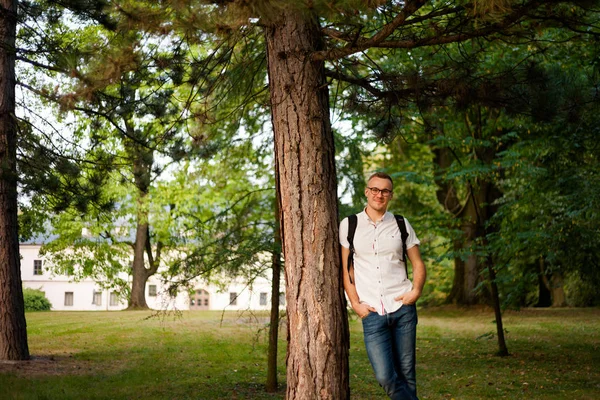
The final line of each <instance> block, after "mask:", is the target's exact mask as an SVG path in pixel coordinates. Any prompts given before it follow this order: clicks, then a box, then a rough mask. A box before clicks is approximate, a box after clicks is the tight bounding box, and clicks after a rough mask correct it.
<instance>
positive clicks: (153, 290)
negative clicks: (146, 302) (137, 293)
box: [148, 285, 156, 297]
mask: <svg viewBox="0 0 600 400" xmlns="http://www.w3.org/2000/svg"><path fill="white" fill-rule="evenodd" d="M148 296H152V297H156V285H148Z"/></svg>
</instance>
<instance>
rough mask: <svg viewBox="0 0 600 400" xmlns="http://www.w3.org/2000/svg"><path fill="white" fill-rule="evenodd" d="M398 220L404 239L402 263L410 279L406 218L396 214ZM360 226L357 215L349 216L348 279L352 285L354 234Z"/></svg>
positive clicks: (401, 235)
mask: <svg viewBox="0 0 600 400" xmlns="http://www.w3.org/2000/svg"><path fill="white" fill-rule="evenodd" d="M394 218H396V223H397V224H398V228H399V229H400V239H402V259H401V260H400V261H402V262H403V263H404V268H405V270H406V277H407V278H408V265H407V261H408V260H407V258H406V241H407V240H408V231H407V230H406V222H405V221H404V217H403V216H402V215H399V214H396V215H394ZM357 225H358V217H357V216H356V214H352V215H349V216H348V243H349V244H350V253H348V263H347V265H346V266H347V267H348V278H350V283H353V282H352V276H351V275H350V268H351V267H352V265H353V263H354V234H355V233H356V226H357Z"/></svg>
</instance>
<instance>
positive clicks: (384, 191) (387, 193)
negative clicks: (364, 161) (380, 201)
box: [367, 186, 392, 197]
mask: <svg viewBox="0 0 600 400" xmlns="http://www.w3.org/2000/svg"><path fill="white" fill-rule="evenodd" d="M367 189H369V190H370V191H371V193H372V194H374V195H375V196H377V195H378V194H379V193H381V195H382V196H383V197H390V196H391V195H392V191H391V190H389V189H379V188H376V187H368V186H367Z"/></svg>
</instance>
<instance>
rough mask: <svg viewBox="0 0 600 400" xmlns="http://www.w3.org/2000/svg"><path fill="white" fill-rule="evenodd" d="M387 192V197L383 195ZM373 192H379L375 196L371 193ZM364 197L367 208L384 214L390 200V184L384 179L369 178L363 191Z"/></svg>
mask: <svg viewBox="0 0 600 400" xmlns="http://www.w3.org/2000/svg"><path fill="white" fill-rule="evenodd" d="M369 188H371V189H369ZM373 189H374V190H373ZM377 189H379V190H377ZM388 190H389V192H388V193H389V195H387V196H386V195H384V193H385V192H387V191H388ZM373 191H376V192H377V191H379V193H377V194H375V193H373ZM365 196H367V206H368V207H370V208H372V209H373V210H375V211H378V212H385V211H386V210H387V206H388V203H389V202H390V199H391V198H392V182H390V181H389V180H388V179H385V178H378V177H373V178H371V179H370V180H369V182H368V183H367V188H366V189H365Z"/></svg>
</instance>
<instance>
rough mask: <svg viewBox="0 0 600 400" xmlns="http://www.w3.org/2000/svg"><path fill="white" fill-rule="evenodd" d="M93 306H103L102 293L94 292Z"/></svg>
mask: <svg viewBox="0 0 600 400" xmlns="http://www.w3.org/2000/svg"><path fill="white" fill-rule="evenodd" d="M92 304H94V305H96V306H101V305H102V292H96V291H94V296H93V298H92Z"/></svg>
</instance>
